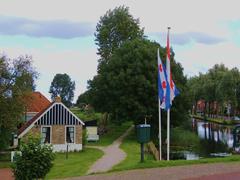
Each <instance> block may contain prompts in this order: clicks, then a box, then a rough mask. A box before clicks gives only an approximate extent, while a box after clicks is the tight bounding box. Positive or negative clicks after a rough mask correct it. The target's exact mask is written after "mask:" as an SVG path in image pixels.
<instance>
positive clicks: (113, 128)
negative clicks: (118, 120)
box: [87, 121, 133, 146]
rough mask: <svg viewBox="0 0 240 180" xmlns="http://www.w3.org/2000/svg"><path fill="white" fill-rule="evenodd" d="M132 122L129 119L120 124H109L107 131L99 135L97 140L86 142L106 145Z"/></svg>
mask: <svg viewBox="0 0 240 180" xmlns="http://www.w3.org/2000/svg"><path fill="white" fill-rule="evenodd" d="M132 124H133V123H132V122H131V121H127V122H124V123H122V125H116V124H110V125H109V126H108V129H109V130H108V132H107V133H106V134H104V135H102V136H100V138H99V141H97V142H88V143H87V145H94V146H108V145H110V144H112V143H113V141H114V140H116V139H117V138H118V137H120V136H121V135H122V134H123V133H124V132H125V131H126V130H127V129H128V128H129V127H130V126H131V125H132Z"/></svg>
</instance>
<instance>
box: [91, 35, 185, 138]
mask: <svg viewBox="0 0 240 180" xmlns="http://www.w3.org/2000/svg"><path fill="white" fill-rule="evenodd" d="M157 48H160V50H161V52H162V53H161V54H164V53H163V52H164V49H163V48H161V47H160V46H159V45H158V44H157V43H153V42H151V41H149V40H145V39H135V40H132V41H129V42H126V43H124V44H123V45H122V46H121V48H118V49H117V50H115V53H114V54H113V55H112V57H111V58H110V61H109V62H108V64H107V66H105V67H104V69H103V70H102V71H101V73H99V74H98V75H97V76H95V78H94V79H93V81H91V82H90V84H89V87H90V89H89V92H90V93H91V98H92V104H93V105H94V107H95V108H96V110H98V111H101V112H109V113H111V114H112V119H116V120H117V121H124V119H133V120H134V121H135V124H138V123H142V122H143V121H144V117H145V115H147V114H148V115H149V114H151V115H152V119H151V120H150V123H151V124H152V127H153V131H154V132H155V135H156V134H157V127H158V125H157V123H158V93H157V91H158V88H157V76H156V74H157V60H156V52H157ZM171 66H172V70H173V78H174V80H175V83H176V86H177V87H178V88H179V90H180V92H181V95H180V96H179V97H177V98H176V99H175V101H174V104H173V107H172V114H171V116H172V122H171V123H172V124H173V125H175V126H176V125H179V124H182V123H183V122H184V121H186V120H187V119H188V118H189V117H188V112H187V111H188V109H189V105H190V103H189V102H190V101H189V98H188V95H187V92H186V83H187V79H186V77H184V75H183V69H182V67H181V65H180V64H179V63H176V62H175V61H174V59H173V57H172V64H171ZM102 102H104V103H102ZM163 117H165V115H163ZM163 122H165V121H164V120H163ZM163 125H164V126H165V124H163ZM155 127H156V128H155Z"/></svg>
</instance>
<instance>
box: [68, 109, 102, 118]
mask: <svg viewBox="0 0 240 180" xmlns="http://www.w3.org/2000/svg"><path fill="white" fill-rule="evenodd" d="M70 110H71V111H72V112H73V113H74V114H75V115H76V116H77V117H78V118H79V119H81V120H82V121H89V120H97V121H100V119H101V116H102V114H101V113H96V112H92V113H89V112H85V111H81V109H80V108H70Z"/></svg>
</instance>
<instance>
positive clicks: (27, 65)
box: [0, 56, 38, 149]
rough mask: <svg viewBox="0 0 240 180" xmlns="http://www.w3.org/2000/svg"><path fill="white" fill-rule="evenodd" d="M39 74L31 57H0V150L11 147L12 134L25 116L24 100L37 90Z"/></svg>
mask: <svg viewBox="0 0 240 180" xmlns="http://www.w3.org/2000/svg"><path fill="white" fill-rule="evenodd" d="M37 76H38V73H37V72H36V71H35V69H34V68H33V66H32V57H31V56H20V57H18V58H16V59H9V58H7V57H5V56H4V57H0V107H1V108H0V149H3V148H6V147H7V146H8V145H9V142H10V138H11V133H12V132H14V131H16V130H17V125H18V124H19V121H20V120H21V117H22V115H23V112H24V111H25V109H24V103H23V98H22V97H26V96H28V94H29V92H31V91H33V90H34V89H35V79H36V78H37Z"/></svg>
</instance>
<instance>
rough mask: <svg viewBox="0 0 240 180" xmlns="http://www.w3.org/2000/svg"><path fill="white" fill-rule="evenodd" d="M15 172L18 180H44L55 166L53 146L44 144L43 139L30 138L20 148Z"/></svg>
mask: <svg viewBox="0 0 240 180" xmlns="http://www.w3.org/2000/svg"><path fill="white" fill-rule="evenodd" d="M20 151H21V153H22V154H21V155H20V154H17V155H16V161H15V162H14V163H13V166H12V168H13V172H14V175H15V179H16V180H25V179H40V178H42V179H44V177H45V176H46V175H47V173H48V172H49V171H50V169H51V167H52V166H53V160H54V157H55V156H54V153H53V150H52V147H51V145H49V144H42V143H41V138H39V137H33V136H29V137H28V139H27V141H26V142H23V143H22V144H21V146H20Z"/></svg>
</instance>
